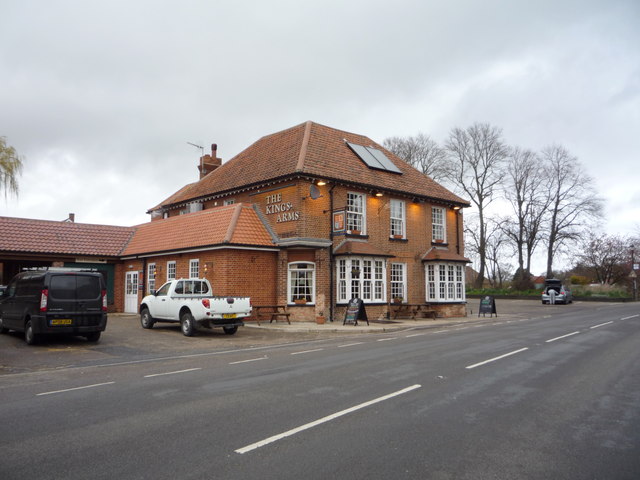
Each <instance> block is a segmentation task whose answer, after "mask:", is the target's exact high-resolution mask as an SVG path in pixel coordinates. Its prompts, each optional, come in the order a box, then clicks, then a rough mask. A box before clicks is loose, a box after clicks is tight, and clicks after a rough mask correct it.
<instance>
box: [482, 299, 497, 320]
mask: <svg viewBox="0 0 640 480" xmlns="http://www.w3.org/2000/svg"><path fill="white" fill-rule="evenodd" d="M487 313H489V314H490V315H489V316H490V317H491V316H492V315H493V314H494V313H495V314H496V317H497V316H498V312H497V310H496V299H495V298H494V297H492V296H490V295H485V296H484V297H482V298H481V299H480V310H478V316H480V314H482V316H484V317H486V316H487Z"/></svg>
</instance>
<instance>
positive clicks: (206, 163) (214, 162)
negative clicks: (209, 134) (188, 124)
mask: <svg viewBox="0 0 640 480" xmlns="http://www.w3.org/2000/svg"><path fill="white" fill-rule="evenodd" d="M220 165H222V159H221V158H218V145H216V144H215V143H212V144H211V155H209V154H207V155H204V156H203V157H200V165H198V170H199V171H200V179H203V178H204V177H205V176H207V174H209V173H211V172H213V171H214V170H215V169H216V168H218V167H219V166H220Z"/></svg>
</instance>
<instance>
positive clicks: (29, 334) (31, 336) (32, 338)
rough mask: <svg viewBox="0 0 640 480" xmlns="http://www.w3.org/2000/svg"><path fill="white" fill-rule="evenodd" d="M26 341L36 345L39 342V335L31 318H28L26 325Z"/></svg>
mask: <svg viewBox="0 0 640 480" xmlns="http://www.w3.org/2000/svg"><path fill="white" fill-rule="evenodd" d="M24 341H25V342H27V345H35V344H36V343H38V335H36V334H35V333H34V332H33V325H31V320H27V323H25V325H24Z"/></svg>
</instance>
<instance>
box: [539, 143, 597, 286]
mask: <svg viewBox="0 0 640 480" xmlns="http://www.w3.org/2000/svg"><path fill="white" fill-rule="evenodd" d="M541 156H542V160H543V165H544V168H545V169H546V170H547V173H548V175H549V178H548V182H549V183H548V189H547V195H548V200H549V207H548V226H547V228H548V230H547V239H546V244H547V277H551V276H553V260H554V256H555V254H556V252H557V251H559V250H560V249H561V248H562V247H564V246H565V245H566V244H567V243H568V242H570V241H576V240H578V239H579V236H580V231H581V229H583V228H584V227H585V222H586V221H588V220H593V219H598V218H601V217H602V200H601V199H600V198H598V197H597V196H596V191H595V187H594V185H593V179H592V178H591V177H590V176H589V175H587V174H585V173H584V172H583V167H582V165H581V164H580V162H579V161H578V159H577V158H576V157H574V156H572V155H570V154H569V152H568V151H567V150H566V149H565V148H564V147H562V146H559V145H552V146H549V147H546V148H545V149H544V150H543V151H542V154H541Z"/></svg>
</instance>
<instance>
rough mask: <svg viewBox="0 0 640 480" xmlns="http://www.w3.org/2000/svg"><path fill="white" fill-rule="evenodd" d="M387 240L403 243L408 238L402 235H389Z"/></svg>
mask: <svg viewBox="0 0 640 480" xmlns="http://www.w3.org/2000/svg"><path fill="white" fill-rule="evenodd" d="M389 241H390V242H401V243H402V242H404V243H406V242H408V241H409V240H408V239H407V238H404V237H403V238H396V237H389Z"/></svg>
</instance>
